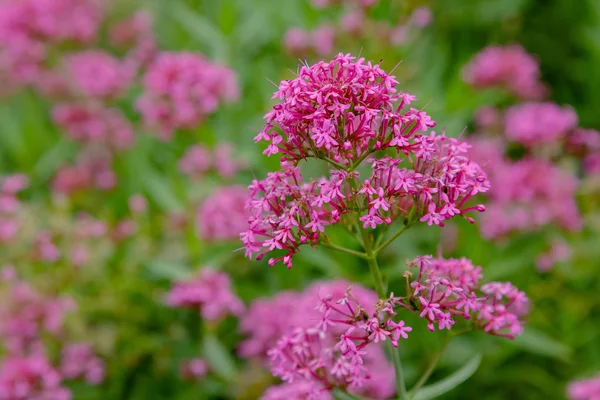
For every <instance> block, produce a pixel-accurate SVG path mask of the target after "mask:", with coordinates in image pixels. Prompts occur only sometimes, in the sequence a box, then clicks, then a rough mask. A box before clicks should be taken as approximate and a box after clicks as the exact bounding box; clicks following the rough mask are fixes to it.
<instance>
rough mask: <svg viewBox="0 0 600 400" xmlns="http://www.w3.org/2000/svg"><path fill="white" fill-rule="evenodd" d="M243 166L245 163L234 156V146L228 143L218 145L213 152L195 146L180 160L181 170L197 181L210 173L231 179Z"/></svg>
mask: <svg viewBox="0 0 600 400" xmlns="http://www.w3.org/2000/svg"><path fill="white" fill-rule="evenodd" d="M242 166H243V163H242V162H240V161H239V160H238V159H236V158H235V157H234V155H233V146H232V145H231V144H230V143H226V142H224V143H220V144H218V145H217V146H216V147H215V148H214V150H212V151H211V150H210V149H208V148H206V147H205V146H203V145H200V144H197V145H193V146H191V147H190V148H189V149H188V150H187V151H186V152H185V154H184V155H183V157H181V159H180V160H179V170H180V171H181V172H183V173H184V174H186V175H188V176H189V177H191V178H195V179H198V178H202V177H203V176H204V175H205V174H206V173H207V172H209V171H214V172H216V173H217V174H218V175H219V176H221V177H223V178H231V177H233V176H234V175H235V174H236V173H237V171H238V170H239V169H240V168H241V167H242Z"/></svg>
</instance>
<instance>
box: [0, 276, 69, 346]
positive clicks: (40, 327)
mask: <svg viewBox="0 0 600 400" xmlns="http://www.w3.org/2000/svg"><path fill="white" fill-rule="evenodd" d="M8 283H9V285H8V288H7V291H6V292H5V293H3V295H4V296H6V297H5V301H2V303H0V338H2V342H3V344H4V347H5V348H6V350H7V351H8V352H10V353H13V354H23V353H27V352H29V351H30V350H32V349H33V348H36V347H38V346H39V345H40V341H41V338H42V337H43V336H44V335H46V334H49V335H58V334H60V333H61V331H62V329H63V322H64V319H65V315H66V313H68V312H70V311H72V310H73V309H74V308H75V304H74V303H73V300H72V299H70V298H66V297H63V298H52V297H48V296H45V295H43V294H42V293H40V292H38V291H37V290H35V289H34V288H33V287H31V286H30V285H29V284H27V283H26V282H22V281H19V280H11V281H9V282H8Z"/></svg>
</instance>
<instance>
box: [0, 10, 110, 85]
mask: <svg viewBox="0 0 600 400" xmlns="http://www.w3.org/2000/svg"><path fill="white" fill-rule="evenodd" d="M103 17H104V13H103V10H102V8H101V6H100V4H99V2H97V1H95V0H6V1H3V2H1V3H0V75H2V74H5V75H8V77H9V80H17V81H18V82H22V83H34V82H35V81H36V79H38V78H39V77H40V74H41V72H42V71H43V69H44V65H43V64H44V62H45V60H46V55H47V53H48V52H49V50H50V49H51V48H52V47H53V46H57V45H60V44H62V43H65V42H79V43H90V42H92V41H93V40H94V39H95V37H96V34H97V32H98V30H99V28H100V25H101V23H102V20H103Z"/></svg>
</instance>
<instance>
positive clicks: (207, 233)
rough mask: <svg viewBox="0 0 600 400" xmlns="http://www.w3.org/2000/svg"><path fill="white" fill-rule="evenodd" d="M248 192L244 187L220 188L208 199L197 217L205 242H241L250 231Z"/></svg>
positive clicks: (197, 223) (199, 209)
mask: <svg viewBox="0 0 600 400" xmlns="http://www.w3.org/2000/svg"><path fill="white" fill-rule="evenodd" d="M247 200H248V190H247V189H246V188H245V187H243V186H225V187H221V188H218V189H217V190H216V191H215V192H214V193H213V194H212V195H210V196H209V197H208V198H206V199H205V200H204V201H203V202H202V204H201V205H200V207H199V208H198V212H197V215H196V226H197V227H198V232H199V234H200V237H201V238H202V239H203V240H239V237H240V233H242V232H244V231H245V230H247V229H248V216H249V214H248V211H247V210H246V201H247Z"/></svg>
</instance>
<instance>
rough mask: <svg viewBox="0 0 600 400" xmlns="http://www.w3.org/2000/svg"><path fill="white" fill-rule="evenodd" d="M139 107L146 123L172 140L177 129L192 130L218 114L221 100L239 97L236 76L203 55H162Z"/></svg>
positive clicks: (154, 64) (149, 75)
mask: <svg viewBox="0 0 600 400" xmlns="http://www.w3.org/2000/svg"><path fill="white" fill-rule="evenodd" d="M143 86H144V92H143V93H142V95H141V97H140V98H139V99H138V102H137V108H138V110H139V111H140V112H141V114H142V117H143V119H144V123H145V124H146V125H148V126H150V127H152V128H155V129H157V133H158V134H159V135H160V137H161V138H162V139H169V138H170V137H171V136H172V134H173V131H174V130H176V129H191V128H194V127H196V126H197V125H198V124H200V123H201V122H202V121H203V120H204V118H205V117H206V116H207V115H209V114H212V113H213V112H214V111H216V109H217V107H218V106H219V103H220V102H221V101H233V100H235V99H237V97H238V96H239V93H238V87H237V82H236V77H235V73H234V72H233V71H232V70H230V69H229V68H226V67H224V66H221V65H218V64H214V63H212V62H211V61H209V60H207V59H206V58H204V57H203V56H202V55H200V54H195V53H186V52H180V53H169V52H164V53H161V54H159V55H158V56H157V57H156V58H155V60H154V61H153V62H152V63H151V64H150V66H149V67H148V70H147V71H146V74H145V75H144V77H143Z"/></svg>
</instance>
